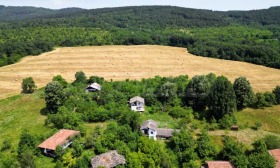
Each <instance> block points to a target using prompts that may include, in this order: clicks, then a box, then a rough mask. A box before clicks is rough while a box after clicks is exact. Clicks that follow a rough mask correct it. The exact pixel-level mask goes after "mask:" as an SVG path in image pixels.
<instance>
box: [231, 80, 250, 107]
mask: <svg viewBox="0 0 280 168" xmlns="http://www.w3.org/2000/svg"><path fill="white" fill-rule="evenodd" d="M233 88H234V92H235V95H236V105H237V108H238V109H243V108H245V107H247V106H248V105H249V104H250V103H251V101H252V99H253V97H254V93H253V90H252V87H251V85H250V82H249V81H248V80H247V79H246V78H245V77H239V78H236V79H235V81H234V84H233Z"/></svg>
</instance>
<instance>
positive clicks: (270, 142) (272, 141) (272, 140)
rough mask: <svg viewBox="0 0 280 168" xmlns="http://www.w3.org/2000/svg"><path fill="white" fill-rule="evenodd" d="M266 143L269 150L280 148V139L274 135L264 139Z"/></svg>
mask: <svg viewBox="0 0 280 168" xmlns="http://www.w3.org/2000/svg"><path fill="white" fill-rule="evenodd" d="M264 142H265V144H266V146H267V149H268V150H271V149H278V148H280V138H279V137H277V136H274V135H267V136H265V137H264Z"/></svg>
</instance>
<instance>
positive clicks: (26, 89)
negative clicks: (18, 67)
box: [21, 77, 36, 94]
mask: <svg viewBox="0 0 280 168" xmlns="http://www.w3.org/2000/svg"><path fill="white" fill-rule="evenodd" d="M21 88H22V93H26V94H27V93H33V92H34V91H35V89H36V85H35V82H34V80H33V78H32V77H28V78H25V79H23V80H22V84H21Z"/></svg>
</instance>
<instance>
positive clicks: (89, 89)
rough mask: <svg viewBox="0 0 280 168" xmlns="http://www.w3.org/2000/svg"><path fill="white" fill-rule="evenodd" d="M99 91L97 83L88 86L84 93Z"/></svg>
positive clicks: (99, 87)
mask: <svg viewBox="0 0 280 168" xmlns="http://www.w3.org/2000/svg"><path fill="white" fill-rule="evenodd" d="M100 90H101V86H100V85H99V84H98V83H92V84H90V85H88V86H87V88H86V89H85V91H86V92H95V91H100Z"/></svg>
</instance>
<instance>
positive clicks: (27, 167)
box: [19, 152, 36, 168]
mask: <svg viewBox="0 0 280 168" xmlns="http://www.w3.org/2000/svg"><path fill="white" fill-rule="evenodd" d="M19 163H20V167H21V168H36V164H35V159H34V156H33V154H32V153H30V152H27V153H26V152H24V153H22V154H21V156H20V158H19Z"/></svg>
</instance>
